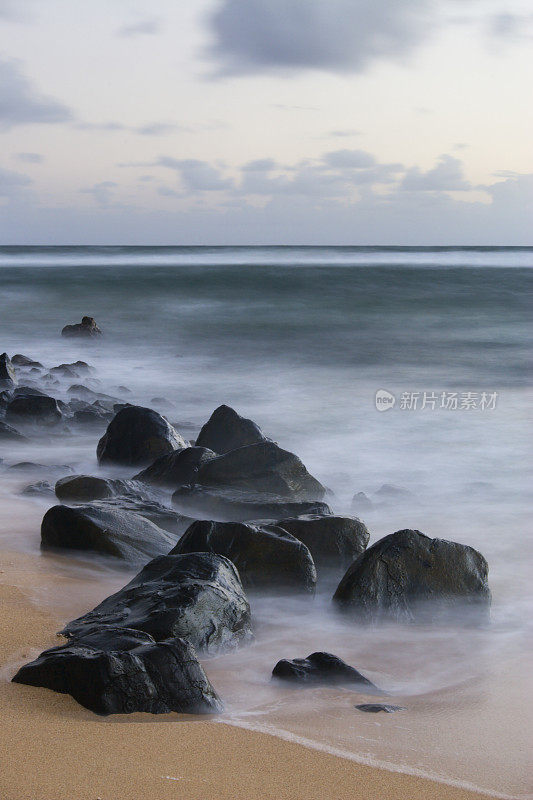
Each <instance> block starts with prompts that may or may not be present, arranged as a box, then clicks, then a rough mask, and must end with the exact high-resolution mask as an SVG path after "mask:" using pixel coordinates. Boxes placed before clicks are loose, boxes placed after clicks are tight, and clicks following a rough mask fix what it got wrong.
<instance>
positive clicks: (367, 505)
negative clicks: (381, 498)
mask: <svg viewBox="0 0 533 800" xmlns="http://www.w3.org/2000/svg"><path fill="white" fill-rule="evenodd" d="M373 508H374V504H373V502H372V500H370V498H369V497H367V496H366V494H365V493H364V492H356V493H355V494H354V496H353V498H352V505H351V509H352V511H353V513H354V514H361V513H363V512H365V511H372V509H373Z"/></svg>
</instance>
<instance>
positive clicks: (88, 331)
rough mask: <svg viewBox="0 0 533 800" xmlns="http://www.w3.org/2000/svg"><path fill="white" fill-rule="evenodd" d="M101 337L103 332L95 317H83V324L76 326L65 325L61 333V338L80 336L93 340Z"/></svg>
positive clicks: (79, 323)
mask: <svg viewBox="0 0 533 800" xmlns="http://www.w3.org/2000/svg"><path fill="white" fill-rule="evenodd" d="M101 335H102V331H101V330H100V328H99V327H98V325H97V324H96V321H95V320H94V318H93V317H82V320H81V322H78V323H76V324H75V325H65V327H64V328H63V330H62V331H61V336H71V337H72V336H79V337H81V338H85V339H91V338H94V337H96V336H101Z"/></svg>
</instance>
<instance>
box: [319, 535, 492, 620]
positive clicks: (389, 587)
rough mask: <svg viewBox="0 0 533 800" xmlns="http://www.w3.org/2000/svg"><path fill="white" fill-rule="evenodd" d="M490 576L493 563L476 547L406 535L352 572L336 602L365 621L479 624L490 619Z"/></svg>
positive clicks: (372, 551)
mask: <svg viewBox="0 0 533 800" xmlns="http://www.w3.org/2000/svg"><path fill="white" fill-rule="evenodd" d="M487 575H488V565H487V562H486V561H485V559H484V558H483V556H482V555H481V553H478V552H477V550H474V549H473V548H472V547H468V546H467V545H464V544H458V543H457V542H448V541H445V540H444V539H430V538H429V536H425V535H424V534H423V533H420V531H417V530H401V531H397V532H396V533H392V534H390V536H385V538H384V539H381V540H380V541H379V542H376V544H374V545H372V547H370V548H369V549H368V550H367V551H366V552H365V553H363V554H362V555H361V556H360V557H359V558H358V559H357V560H356V561H355V562H354V563H353V564H352V565H351V567H349V569H348V571H347V572H346V574H345V576H344V577H343V579H342V580H341V582H340V583H339V586H338V587H337V591H336V592H335V595H334V597H333V600H334V602H335V603H336V605H337V606H338V607H339V608H341V609H343V610H345V611H347V612H348V613H349V614H350V615H351V616H352V617H353V618H354V619H356V620H361V621H365V622H370V621H381V620H392V621H400V622H413V621H417V622H432V621H436V620H445V621H461V622H463V623H469V622H474V621H475V622H478V621H480V620H487V619H488V615H489V609H490V600H491V595H490V590H489V586H488V583H487Z"/></svg>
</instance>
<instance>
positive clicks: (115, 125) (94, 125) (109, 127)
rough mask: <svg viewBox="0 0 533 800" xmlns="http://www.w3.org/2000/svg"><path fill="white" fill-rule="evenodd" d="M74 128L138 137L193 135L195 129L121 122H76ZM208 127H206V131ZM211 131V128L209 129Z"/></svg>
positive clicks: (162, 124)
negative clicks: (133, 134) (121, 133)
mask: <svg viewBox="0 0 533 800" xmlns="http://www.w3.org/2000/svg"><path fill="white" fill-rule="evenodd" d="M74 127H75V128H77V129H78V130H80V131H102V132H103V133H116V132H117V131H118V132H120V131H127V132H128V133H136V134H139V135H140V136H165V135H167V134H169V133H175V132H177V131H179V132H181V133H194V132H195V131H196V130H197V129H195V128H194V127H192V126H189V125H177V124H176V123H174V122H147V123H145V124H144V125H125V124H124V123H123V122H115V121H110V122H76V123H75V124H74ZM207 129H208V126H206V130H207ZM209 129H211V127H209Z"/></svg>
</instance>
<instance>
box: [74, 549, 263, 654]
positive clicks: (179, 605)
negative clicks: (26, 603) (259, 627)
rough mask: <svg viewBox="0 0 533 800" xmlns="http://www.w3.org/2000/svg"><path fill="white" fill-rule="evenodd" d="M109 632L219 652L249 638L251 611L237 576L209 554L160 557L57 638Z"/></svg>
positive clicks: (231, 567) (228, 564)
mask: <svg viewBox="0 0 533 800" xmlns="http://www.w3.org/2000/svg"><path fill="white" fill-rule="evenodd" d="M109 626H113V627H116V626H118V627H124V628H134V629H135V630H140V631H145V632H146V633H149V634H150V635H151V636H153V637H154V639H155V640H156V641H161V640H164V639H169V638H172V637H176V636H177V637H183V638H184V639H187V640H188V641H189V642H190V643H191V644H192V646H193V647H194V648H195V650H197V651H198V652H200V651H204V652H208V653H218V652H224V651H226V650H232V649H234V648H236V647H238V646H240V645H242V644H245V643H247V642H249V641H251V639H252V638H253V634H252V629H251V622H250V606H249V605H248V601H247V599H246V596H245V594H244V591H243V588H242V585H241V582H240V579H239V574H238V572H237V570H236V568H235V566H234V565H233V564H232V563H231V561H228V559H227V558H223V557H222V556H217V555H214V554H212V553H189V554H187V555H180V556H160V557H159V558H155V559H154V560H153V561H150V563H149V564H147V565H146V566H145V567H144V568H143V569H142V570H141V571H140V572H139V574H138V575H136V576H135V578H133V580H132V581H130V583H128V584H127V585H126V586H124V588H123V589H120V591H118V592H116V594H114V595H111V597H108V598H106V600H104V601H103V602H102V603H100V605H98V606H96V608H95V609H94V610H93V611H90V612H89V613H88V614H84V615H83V616H82V617H79V619H76V620H74V621H73V622H69V624H68V625H67V626H66V628H65V629H64V631H62V633H63V634H64V635H66V636H79V635H82V634H83V633H85V632H87V631H92V630H94V629H101V628H104V629H105V628H106V627H109Z"/></svg>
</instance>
